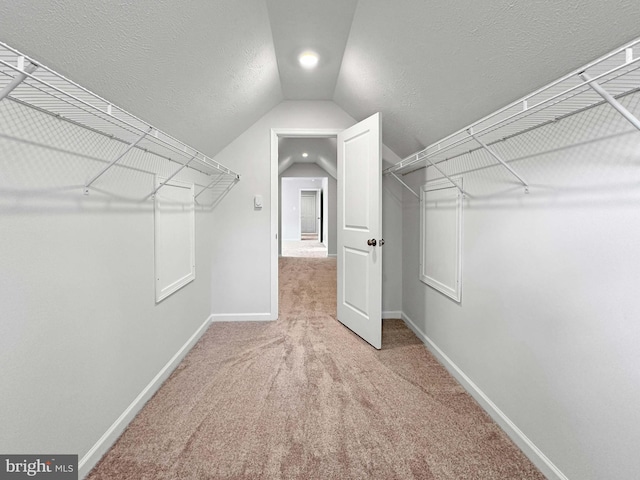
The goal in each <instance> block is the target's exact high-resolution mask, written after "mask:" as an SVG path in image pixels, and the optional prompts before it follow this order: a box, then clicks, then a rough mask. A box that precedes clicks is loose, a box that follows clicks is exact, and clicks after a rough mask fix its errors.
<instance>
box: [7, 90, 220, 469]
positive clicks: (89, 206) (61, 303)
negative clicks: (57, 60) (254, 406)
mask: <svg viewBox="0 0 640 480" xmlns="http://www.w3.org/2000/svg"><path fill="white" fill-rule="evenodd" d="M0 132H2V134H3V137H2V138H0V172H2V175H0V225H1V228H0V230H1V234H0V252H2V254H1V255H0V312H2V313H1V314H0V316H1V317H2V320H1V321H0V365H1V371H2V380H1V381H0V398H1V399H2V408H1V409H0V425H2V427H1V428H0V451H2V452H3V453H8V454H9V453H15V454H17V453H25V452H26V453H29V452H31V453H37V452H68V453H77V454H79V456H80V458H82V457H83V456H84V455H85V454H86V453H87V452H88V450H89V449H90V448H91V447H92V446H93V445H94V444H95V443H96V441H98V439H99V438H100V437H101V436H102V435H103V434H104V433H105V432H106V431H107V429H108V428H109V427H110V426H111V425H112V423H113V422H114V421H115V420H116V419H117V418H118V417H119V416H120V415H121V414H122V413H123V411H124V410H125V408H127V407H128V406H129V404H130V403H131V402H132V401H133V400H134V399H135V398H136V396H137V395H138V394H140V393H141V391H142V389H143V388H144V387H145V386H146V385H147V384H148V383H149V382H150V381H151V380H152V379H153V378H154V376H155V375H156V374H157V373H158V372H159V371H160V369H161V368H162V367H164V365H165V364H166V363H167V362H168V361H169V359H171V358H172V356H173V355H174V354H176V353H177V352H178V350H179V348H180V347H181V346H182V345H183V344H184V343H185V342H186V341H187V339H189V338H190V337H191V335H192V334H194V332H196V330H197V329H198V328H199V327H200V326H201V325H202V324H203V323H204V322H205V321H206V320H207V318H208V317H209V315H210V278H211V255H212V249H211V244H212V242H213V233H214V230H213V222H212V220H213V216H212V213H211V212H210V211H208V209H207V208H200V209H198V212H197V214H196V279H195V281H193V282H192V283H190V284H189V285H187V286H186V287H184V288H183V289H181V290H180V291H178V292H177V293H175V294H173V295H172V296H170V297H169V298H167V299H165V300H164V301H162V302H161V303H160V304H157V305H156V304H155V294H154V288H155V282H154V217H153V201H152V200H150V199H149V200H146V201H141V200H140V199H141V198H142V197H144V196H145V195H146V194H148V193H150V192H151V191H152V190H153V187H154V176H153V172H160V173H162V174H164V175H167V173H169V172H171V171H172V170H173V169H175V165H173V166H172V165H171V164H169V162H168V161H166V160H162V159H158V158H157V157H153V156H152V155H150V154H147V153H143V152H141V151H140V150H135V151H134V152H132V153H131V154H130V155H129V156H127V158H126V159H125V160H123V163H124V164H125V165H129V166H130V167H135V168H121V167H115V168H114V169H113V170H111V171H110V172H108V173H106V174H105V175H104V176H103V177H101V178H100V179H99V180H98V181H97V182H96V183H95V189H93V190H92V193H91V194H90V195H89V196H84V195H83V194H82V188H81V186H82V185H83V184H84V182H85V181H86V180H87V178H90V177H91V176H92V175H93V174H94V173H96V172H97V171H99V170H100V169H101V168H102V167H103V166H104V163H102V162H99V161H96V160H91V159H89V158H86V157H83V156H80V155H71V154H68V153H63V152H62V150H63V149H64V150H68V149H70V150H73V151H75V152H84V153H85V154H86V155H92V156H95V157H98V158H103V159H108V160H111V159H113V158H114V157H115V156H116V155H117V154H118V153H119V152H120V151H122V150H123V148H124V147H123V145H122V144H121V143H116V142H114V141H111V140H108V139H105V138H104V137H99V136H97V135H95V134H92V133H89V132H88V131H86V130H82V129H80V128H78V127H74V126H71V125H70V124H66V123H64V122H62V121H60V120H58V119H55V118H53V117H50V116H46V115H43V114H39V113H37V112H36V111H34V110H28V109H26V108H24V107H20V106H18V105H16V104H15V103H13V102H11V101H10V100H4V101H3V102H0ZM7 136H8V137H10V138H14V139H15V138H21V139H23V140H27V141H34V142H45V143H48V144H53V145H55V146H57V147H59V149H60V150H57V151H54V150H52V149H50V148H43V147H39V146H34V145H30V144H28V143H26V142H18V141H15V140H13V139H10V138H8V137H7ZM201 177H203V176H201V175H195V174H194V175H193V176H190V175H182V176H181V177H180V179H182V180H194V179H195V180H197V181H199V182H201V183H202V182H203V181H204V180H205V178H201ZM207 178H208V177H207ZM203 197H204V198H203ZM200 198H201V199H202V200H203V201H205V202H207V201H208V199H207V198H206V195H203V196H202V197H200Z"/></svg>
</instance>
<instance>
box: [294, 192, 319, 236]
mask: <svg viewBox="0 0 640 480" xmlns="http://www.w3.org/2000/svg"><path fill="white" fill-rule="evenodd" d="M321 191H322V189H321V188H301V189H299V190H298V234H299V235H300V240H302V192H316V194H315V199H316V218H315V221H316V233H317V234H318V241H320V220H319V217H318V215H320V192H321Z"/></svg>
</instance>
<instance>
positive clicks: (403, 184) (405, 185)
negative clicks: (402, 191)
mask: <svg viewBox="0 0 640 480" xmlns="http://www.w3.org/2000/svg"><path fill="white" fill-rule="evenodd" d="M389 173H390V174H391V176H392V177H393V178H395V179H396V180H397V181H399V182H400V183H401V184H402V186H403V187H404V188H406V189H407V190H409V191H410V192H411V193H412V194H413V195H414V196H415V197H417V198H420V195H418V194H417V193H416V192H415V191H414V190H413V188H411V187H410V186H409V185H407V184H406V183H405V182H403V181H402V180H401V179H400V177H398V176H397V175H396V174H395V173H393V172H389Z"/></svg>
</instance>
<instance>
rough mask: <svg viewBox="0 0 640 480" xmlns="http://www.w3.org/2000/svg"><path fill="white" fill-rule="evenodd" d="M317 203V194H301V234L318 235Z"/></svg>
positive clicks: (308, 192) (309, 192)
mask: <svg viewBox="0 0 640 480" xmlns="http://www.w3.org/2000/svg"><path fill="white" fill-rule="evenodd" d="M316 203H317V200H316V192H311V191H302V192H300V230H301V231H300V233H318V231H317V229H316V224H317V223H318V218H317V217H318V215H317V213H316Z"/></svg>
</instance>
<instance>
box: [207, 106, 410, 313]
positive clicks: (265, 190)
mask: <svg viewBox="0 0 640 480" xmlns="http://www.w3.org/2000/svg"><path fill="white" fill-rule="evenodd" d="M355 123H356V122H355V120H354V119H353V118H352V117H350V116H349V115H347V114H346V113H345V112H344V111H343V110H342V109H340V108H339V107H338V106H337V105H336V104H335V103H333V102H326V101H287V102H282V103H281V104H280V105H278V106H277V107H275V108H274V109H273V110H272V111H271V112H269V113H267V114H266V115H265V116H263V117H262V118H261V119H260V120H258V121H257V122H256V123H255V124H254V125H252V126H251V127H250V128H249V129H248V130H247V131H245V132H244V133H243V134H242V135H240V136H239V137H238V138H237V139H236V140H235V141H233V142H232V143H231V144H229V145H228V146H227V147H226V148H225V149H224V150H223V151H222V152H221V153H220V154H219V155H217V156H216V158H215V160H217V161H219V162H221V163H223V164H225V165H228V166H229V167H230V168H233V169H234V170H235V171H238V172H239V173H240V174H241V175H242V180H241V181H240V183H239V184H238V185H237V186H236V188H234V189H233V190H232V191H231V192H230V193H229V195H228V196H227V198H225V201H224V202H223V203H222V204H221V205H220V206H219V208H217V209H216V211H215V213H214V215H215V223H216V229H217V230H216V232H217V233H216V236H215V240H214V243H213V247H214V250H215V251H216V252H221V254H220V255H216V257H215V258H214V259H213V262H214V265H213V272H214V273H213V275H214V277H213V300H212V302H213V303H212V305H213V312H214V313H215V314H217V315H220V316H224V317H225V318H235V317H237V318H238V319H242V318H258V316H260V318H266V317H268V314H269V312H270V308H271V304H270V294H271V290H270V287H271V284H270V281H271V262H270V258H271V257H270V245H271V238H270V225H271V219H270V211H271V204H270V171H271V170H270V169H271V129H272V128H305V129H344V128H348V127H349V126H351V125H353V124H355ZM392 188H394V187H392ZM255 194H261V195H263V197H264V208H262V209H261V210H255V209H254V208H253V196H254V195H255ZM383 202H384V199H383ZM396 208H397V211H398V214H397V215H396V218H398V217H400V216H401V215H400V214H399V205H396ZM329 209H330V210H331V206H330V207H329ZM384 222H385V218H383V234H386V230H385V227H384ZM393 223H394V222H393V221H392V224H393ZM395 223H397V222H395ZM393 233H396V234H398V238H399V232H391V233H390V238H391V237H394V234H393ZM400 243H401V242H399V241H395V242H391V243H390V244H389V248H387V246H385V252H386V251H388V250H393V249H394V248H396V249H401V245H400ZM385 255H387V254H386V253H385ZM390 255H392V254H391V253H390ZM392 257H393V255H392ZM384 266H385V263H384V261H383V269H384V268H385V267H384ZM394 269H395V271H394V272H393V273H392V270H394ZM400 269H401V265H400V263H397V264H392V265H388V269H387V277H386V278H387V279H389V281H393V282H397V281H398V280H399V278H400V276H401V274H400ZM398 283H399V282H398ZM387 290H389V292H396V293H399V292H400V289H399V288H398V284H397V283H393V284H389V283H388V282H387V283H383V297H384V298H385V301H387V302H390V305H387V304H385V303H384V302H383V310H394V309H396V308H397V307H399V305H400V297H399V295H398V296H397V298H394V299H393V300H392V301H391V300H390V299H388V298H387V296H388V294H385V293H384V292H386V291H387ZM249 292H250V293H249ZM229 314H231V315H232V317H227V316H228V315H229Z"/></svg>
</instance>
